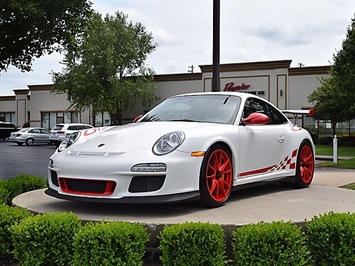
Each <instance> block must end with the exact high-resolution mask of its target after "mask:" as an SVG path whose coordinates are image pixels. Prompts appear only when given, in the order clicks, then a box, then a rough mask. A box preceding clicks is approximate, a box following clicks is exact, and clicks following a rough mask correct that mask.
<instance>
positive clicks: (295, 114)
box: [281, 108, 314, 124]
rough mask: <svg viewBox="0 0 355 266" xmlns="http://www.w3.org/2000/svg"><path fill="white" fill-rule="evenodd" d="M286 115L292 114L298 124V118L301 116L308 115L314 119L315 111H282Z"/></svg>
mask: <svg viewBox="0 0 355 266" xmlns="http://www.w3.org/2000/svg"><path fill="white" fill-rule="evenodd" d="M281 112H283V113H284V114H291V115H293V118H294V121H295V123H294V124H296V121H297V118H298V116H299V115H301V116H302V115H307V116H309V117H312V116H313V115H314V109H313V108H311V109H310V110H281Z"/></svg>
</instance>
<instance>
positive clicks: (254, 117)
mask: <svg viewBox="0 0 355 266" xmlns="http://www.w3.org/2000/svg"><path fill="white" fill-rule="evenodd" d="M242 122H243V124H244V125H266V124H267V123H269V122H270V118H269V117H268V116H267V115H264V114H261V113H252V114H250V115H249V116H248V117H247V118H244V119H243V120H242Z"/></svg>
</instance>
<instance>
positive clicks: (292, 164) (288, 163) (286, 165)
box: [269, 149, 297, 172]
mask: <svg viewBox="0 0 355 266" xmlns="http://www.w3.org/2000/svg"><path fill="white" fill-rule="evenodd" d="M296 159H297V149H296V150H294V151H293V152H292V154H291V156H290V157H289V156H286V157H285V159H283V160H282V161H281V162H279V163H278V164H277V165H275V167H273V168H272V169H270V171H269V172H273V171H278V170H284V169H295V168H296Z"/></svg>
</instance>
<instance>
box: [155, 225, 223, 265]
mask: <svg viewBox="0 0 355 266" xmlns="http://www.w3.org/2000/svg"><path fill="white" fill-rule="evenodd" d="M159 239H160V244H159V249H160V250H161V251H162V256H161V257H160V260H161V261H162V263H163V265H169V266H174V265H176V266H184V265H186V266H191V265H194V266H195V265H196V266H197V265H210V266H219V265H225V264H226V255H225V250H226V244H225V241H224V231H223V228H222V227H221V226H220V225H218V224H210V223H192V222H186V223H183V224H175V225H171V226H166V227H164V229H163V231H162V232H161V233H160V236H159Z"/></svg>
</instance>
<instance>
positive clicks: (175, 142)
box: [153, 132, 185, 155]
mask: <svg viewBox="0 0 355 266" xmlns="http://www.w3.org/2000/svg"><path fill="white" fill-rule="evenodd" d="M184 139H185V134H184V133H182V132H170V133H168V134H165V135H164V136H162V137H161V138H160V139H158V140H157V142H155V144H154V146H153V153H154V154H155V155H165V154H168V153H170V152H172V151H173V150H175V149H176V148H177V147H179V146H180V145H181V143H182V142H183V141H184Z"/></svg>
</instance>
